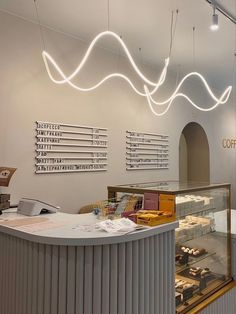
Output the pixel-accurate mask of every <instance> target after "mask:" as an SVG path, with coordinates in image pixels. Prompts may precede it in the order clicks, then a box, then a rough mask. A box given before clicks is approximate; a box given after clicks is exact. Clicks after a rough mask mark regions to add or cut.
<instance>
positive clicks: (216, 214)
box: [108, 181, 232, 314]
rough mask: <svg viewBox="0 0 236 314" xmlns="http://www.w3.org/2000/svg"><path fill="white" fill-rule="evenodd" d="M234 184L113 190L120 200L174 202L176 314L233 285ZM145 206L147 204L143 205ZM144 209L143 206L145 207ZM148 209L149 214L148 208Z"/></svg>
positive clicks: (176, 184)
mask: <svg viewBox="0 0 236 314" xmlns="http://www.w3.org/2000/svg"><path fill="white" fill-rule="evenodd" d="M230 189H231V187H230V184H206V183H180V182H176V181H168V182H149V183H138V184H129V185H119V186H109V187H108V197H109V198H117V197H119V194H120V193H121V194H132V195H133V194H136V195H142V196H143V198H145V195H147V194H148V193H151V194H157V195H158V199H159V201H160V199H161V196H162V195H171V196H172V197H173V196H174V202H175V205H174V206H175V213H176V218H177V219H178V220H179V227H178V228H177V229H176V231H175V237H176V253H175V266H176V276H175V300H176V313H181V314H183V313H187V312H188V311H189V310H190V309H191V308H193V307H195V306H196V305H197V304H199V303H201V302H202V301H203V300H205V299H206V298H207V297H209V296H210V295H212V294H213V293H215V292H216V291H217V290H219V289H220V288H222V287H223V286H224V285H226V284H227V283H229V282H230V281H231V280H232V276H231V241H230V193H231V190H230ZM143 204H145V201H144V202H143ZM143 206H144V205H143ZM144 209H145V208H144Z"/></svg>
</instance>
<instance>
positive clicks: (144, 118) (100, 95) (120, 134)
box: [0, 13, 236, 212]
mask: <svg viewBox="0 0 236 314" xmlns="http://www.w3.org/2000/svg"><path fill="white" fill-rule="evenodd" d="M44 35H45V42H46V49H47V50H48V51H49V52H50V53H51V54H52V55H53V56H55V59H56V61H57V62H58V63H59V64H60V65H61V67H62V68H63V69H64V70H65V72H66V73H70V71H72V70H74V68H75V66H76V65H77V64H78V62H79V60H80V59H81V57H82V55H83V53H84V52H85V50H86V48H87V46H88V44H84V43H82V42H80V41H78V40H75V39H72V38H69V37H67V36H64V35H63V34H59V33H56V32H53V31H49V30H47V31H45V34H44ZM0 38H1V52H0V56H1V58H0V69H1V84H0V97H1V104H0V121H1V124H0V132H1V137H0V147H1V150H0V164H1V165H7V166H13V167H14V166H15V167H17V168H18V170H17V172H16V174H15V175H14V177H13V179H12V183H11V185H10V188H8V189H3V188H2V191H3V192H5V191H8V192H11V194H12V200H13V201H15V202H17V201H18V200H19V198H21V197H34V198H39V199H43V200H45V201H48V202H51V203H55V204H58V205H60V206H61V207H62V209H63V210H64V211H70V212H75V211H77V210H78V208H79V207H80V206H82V205H83V204H86V203H88V202H92V201H94V200H97V199H102V198H105V197H106V186H107V185H114V184H122V183H131V182H142V181H149V180H152V181H153V180H168V179H178V174H179V160H178V158H179V157H178V156H179V154H178V153H179V138H180V135H181V132H182V129H183V128H184V126H185V125H186V124H187V123H188V122H190V121H196V122H198V123H200V124H201V125H202V126H203V128H204V129H205V131H206V133H207V136H208V138H209V142H210V152H211V174H212V179H213V180H214V181H230V182H235V181H236V180H235V175H234V173H235V171H232V169H233V170H235V160H236V159H235V151H225V150H223V149H222V147H221V139H222V137H225V136H235V135H236V132H235V107H234V102H233V98H231V101H230V102H229V103H228V104H227V106H225V107H223V106H221V107H220V108H219V109H217V110H216V111H215V112H214V113H208V114H205V113H202V112H197V111H196V110H194V109H192V108H191V107H190V106H189V104H188V103H187V102H186V101H184V100H183V99H180V98H179V99H178V100H177V101H176V102H175V103H174V105H173V107H172V109H171V110H170V111H169V113H168V114H167V115H165V116H164V117H161V118H157V117H155V116H153V115H152V113H151V112H150V110H149V108H148V105H147V103H146V100H145V99H143V98H141V97H139V96H137V95H136V94H135V93H134V92H133V91H132V90H131V89H130V87H129V86H127V84H126V83H125V82H123V81H120V80H114V81H110V82H107V83H106V84H105V85H104V86H103V87H101V88H99V89H97V90H95V91H93V92H91V93H79V92H77V91H75V90H73V89H71V88H70V87H68V86H65V85H64V86H58V85H55V84H53V83H52V82H51V81H50V80H49V78H48V76H47V74H46V71H45V68H44V64H43V61H42V58H41V43H40V37H39V29H38V26H37V25H34V24H32V23H30V22H27V21H24V20H22V19H20V18H17V17H14V16H11V15H8V14H6V13H0ZM118 51H119V47H118V46H117V52H118ZM142 69H143V70H144V71H145V72H146V73H147V74H148V75H150V77H152V78H153V79H156V78H157V77H158V75H157V74H156V71H155V73H154V72H153V71H151V69H148V68H144V67H143V68H142ZM170 69H171V67H170ZM117 70H119V71H120V72H124V73H126V74H128V75H129V76H130V77H132V78H133V79H134V80H136V77H134V75H133V72H132V70H131V68H130V66H129V64H128V62H127V60H126V59H125V58H122V57H119V56H118V55H117V54H114V53H111V52H109V51H105V50H103V49H100V48H96V51H95V52H94V53H93V55H92V57H91V58H90V62H89V63H88V65H87V66H86V68H85V69H84V70H83V73H82V76H81V77H80V78H79V82H80V83H81V84H83V85H84V86H86V85H87V84H89V83H90V82H97V81H98V79H99V78H102V77H103V76H104V75H105V74H107V73H110V72H113V71H117ZM157 72H158V73H160V70H159V71H157ZM167 81H168V82H169V83H168V84H167V87H164V88H163V89H162V90H161V93H160V95H159V97H160V98H161V97H164V96H165V95H169V93H170V91H171V90H172V89H173V88H174V84H175V80H174V79H172V75H171V74H168V77H167ZM137 84H140V82H138V81H137ZM226 84H227V82H225V83H223V84H222V85H223V86H225V85H226ZM186 88H188V91H190V92H191V94H193V96H194V97H197V99H199V101H200V102H201V103H204V102H206V101H209V99H208V98H206V99H207V100H206V99H205V98H204V97H203V95H202V93H201V92H199V90H200V88H201V91H202V86H198V85H197V84H195V83H194V85H191V84H189V86H187V87H186ZM218 94H219V93H218ZM36 120H42V121H51V122H64V123H72V124H81V125H95V126H100V127H105V128H108V135H109V144H108V154H109V155H108V162H109V165H108V171H107V172H104V173H93V174H91V173H72V174H50V175H36V174H35V173H34V163H35V160H34V157H35V121H36ZM130 129H131V130H138V131H147V132H156V133H164V134H168V135H169V136H170V169H169V170H163V171H140V172H138V171H137V172H128V171H126V169H125V131H126V130H130ZM216 157H217V158H216ZM225 161H227V163H226V164H225Z"/></svg>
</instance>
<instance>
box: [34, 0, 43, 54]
mask: <svg viewBox="0 0 236 314" xmlns="http://www.w3.org/2000/svg"><path fill="white" fill-rule="evenodd" d="M33 1H34V7H35V12H36V17H37V22H38V25H39V32H40V39H41V44H42V47H43V50H45V41H44V37H43V28H42V24H41V21H40V18H39V12H38V6H37V0H33Z"/></svg>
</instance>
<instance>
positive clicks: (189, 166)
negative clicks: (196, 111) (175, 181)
mask: <svg viewBox="0 0 236 314" xmlns="http://www.w3.org/2000/svg"><path fill="white" fill-rule="evenodd" d="M179 180H180V181H181V182H186V181H189V182H209V181H210V153H209V143H208V139H207V135H206V132H205V131H204V129H203V128H202V126H201V125H200V124H198V123H196V122H190V123H188V124H187V125H186V126H185V127H184V129H183V131H182V134H181V136H180V141H179Z"/></svg>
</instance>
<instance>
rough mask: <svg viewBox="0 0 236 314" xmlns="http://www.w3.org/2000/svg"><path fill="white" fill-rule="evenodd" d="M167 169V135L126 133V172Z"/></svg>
mask: <svg viewBox="0 0 236 314" xmlns="http://www.w3.org/2000/svg"><path fill="white" fill-rule="evenodd" d="M168 168H169V136H168V135H161V134H156V133H146V132H145V133H144V132H137V131H126V170H154V169H168Z"/></svg>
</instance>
